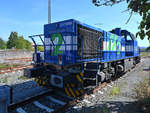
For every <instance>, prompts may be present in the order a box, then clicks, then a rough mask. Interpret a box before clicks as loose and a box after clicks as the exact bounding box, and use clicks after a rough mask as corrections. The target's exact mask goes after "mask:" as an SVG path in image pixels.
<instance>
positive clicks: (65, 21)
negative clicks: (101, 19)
mask: <svg viewBox="0 0 150 113" xmlns="http://www.w3.org/2000/svg"><path fill="white" fill-rule="evenodd" d="M63 23H64V24H63ZM72 23H76V24H79V25H81V26H83V27H87V28H90V29H93V30H96V31H99V32H102V33H107V34H108V35H110V34H113V35H116V34H114V33H111V32H109V31H105V30H102V29H100V28H96V27H93V26H91V25H88V24H85V23H83V22H80V21H78V20H75V19H68V20H63V21H59V22H54V23H51V24H45V25H44V26H49V25H55V24H56V25H57V24H62V26H65V25H70V24H72ZM116 36H118V35H116ZM118 37H120V38H124V37H122V36H118Z"/></svg>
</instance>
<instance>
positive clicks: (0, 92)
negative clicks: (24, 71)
mask: <svg viewBox="0 0 150 113" xmlns="http://www.w3.org/2000/svg"><path fill="white" fill-rule="evenodd" d="M9 103H10V88H9V86H6V85H3V86H0V113H7V112H8V105H9Z"/></svg>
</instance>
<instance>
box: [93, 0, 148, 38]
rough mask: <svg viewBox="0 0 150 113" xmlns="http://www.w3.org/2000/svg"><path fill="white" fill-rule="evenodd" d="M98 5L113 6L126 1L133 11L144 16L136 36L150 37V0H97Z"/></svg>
mask: <svg viewBox="0 0 150 113" xmlns="http://www.w3.org/2000/svg"><path fill="white" fill-rule="evenodd" d="M95 1H99V2H97V6H102V5H105V6H112V5H115V4H118V3H120V2H123V1H126V2H127V4H128V9H129V11H131V12H134V13H138V14H139V15H140V16H141V17H142V21H141V22H140V25H139V27H138V28H139V31H138V32H137V34H136V37H138V36H140V38H141V39H144V38H145V37H147V38H148V39H150V0H113V1H112V0H95ZM129 20H130V19H129Z"/></svg>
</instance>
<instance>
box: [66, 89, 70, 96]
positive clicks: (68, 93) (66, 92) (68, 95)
mask: <svg viewBox="0 0 150 113" xmlns="http://www.w3.org/2000/svg"><path fill="white" fill-rule="evenodd" d="M65 92H66V93H67V95H68V96H71V95H70V93H69V91H68V90H67V88H65Z"/></svg>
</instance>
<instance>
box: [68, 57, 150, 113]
mask: <svg viewBox="0 0 150 113" xmlns="http://www.w3.org/2000/svg"><path fill="white" fill-rule="evenodd" d="M149 68H150V58H146V59H142V61H141V63H140V64H139V65H138V66H137V67H136V68H134V69H132V70H131V72H127V73H126V74H125V75H124V76H122V77H120V78H119V79H118V80H116V81H114V82H112V83H110V84H109V85H107V86H106V87H104V88H103V89H101V90H100V91H97V92H95V93H94V94H91V95H90V96H88V97H87V98H85V99H84V100H82V101H81V102H80V103H78V104H77V105H76V106H73V108H70V109H69V110H68V113H142V112H141V111H140V110H139V109H138V108H137V106H136V105H135V104H136V99H135V98H134V97H135V96H136V94H135V92H134V87H135V86H136V84H138V83H139V82H140V81H143V80H144V79H145V78H149V77H150V71H148V69H149ZM113 89H116V92H117V93H116V94H113V92H112V90H113Z"/></svg>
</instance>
